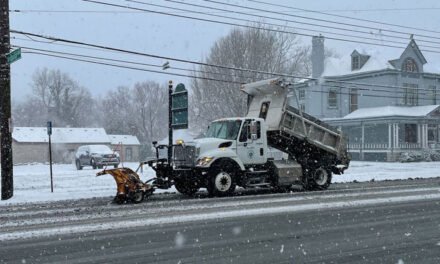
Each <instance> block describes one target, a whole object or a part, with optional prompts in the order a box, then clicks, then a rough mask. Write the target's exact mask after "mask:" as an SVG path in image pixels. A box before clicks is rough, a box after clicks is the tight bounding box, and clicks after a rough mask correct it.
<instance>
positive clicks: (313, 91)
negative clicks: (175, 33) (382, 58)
mask: <svg viewBox="0 0 440 264" xmlns="http://www.w3.org/2000/svg"><path fill="white" fill-rule="evenodd" d="M23 53H25V54H34V55H42V56H48V57H55V58H61V59H67V60H72V61H79V62H86V63H91V64H98V65H104V66H111V67H117V68H123V69H128V70H136V71H144V72H153V73H159V74H165V75H172V76H179V77H187V78H193V79H201V80H208V81H215V82H223V83H232V84H238V85H242V84H244V83H241V82H236V81H230V80H220V79H214V78H206V77H200V76H194V75H185V74H179V73H172V72H166V71H155V70H149V69H144V68H137V67H130V66H124V65H117V64H112V63H103V62H98V61H91V60H86V59H78V58H71V57H66V56H61V55H54V54H48V53H43V52H35V51H23ZM325 86H327V87H330V88H345V87H340V86H332V85H325ZM306 91H307V92H312V93H320V94H328V92H326V91H319V90H312V89H306ZM337 94H339V95H352V93H350V92H341V91H338V92H337ZM357 95H359V96H360V97H374V98H391V99H402V96H392V95H377V94H357ZM419 95H420V94H419ZM418 99H420V100H429V99H423V98H420V97H418Z"/></svg>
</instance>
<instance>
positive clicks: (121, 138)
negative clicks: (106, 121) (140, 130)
mask: <svg viewBox="0 0 440 264" xmlns="http://www.w3.org/2000/svg"><path fill="white" fill-rule="evenodd" d="M108 137H109V138H110V142H111V144H112V145H118V144H121V143H122V145H140V144H141V143H140V142H139V140H138V138H137V137H136V136H130V135H108Z"/></svg>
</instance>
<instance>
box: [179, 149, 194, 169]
mask: <svg viewBox="0 0 440 264" xmlns="http://www.w3.org/2000/svg"><path fill="white" fill-rule="evenodd" d="M196 158H197V155H196V147H195V146H183V145H179V146H174V165H175V166H177V167H194V166H195V163H196Z"/></svg>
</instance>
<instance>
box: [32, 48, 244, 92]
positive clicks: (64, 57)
mask: <svg viewBox="0 0 440 264" xmlns="http://www.w3.org/2000/svg"><path fill="white" fill-rule="evenodd" d="M24 53H27V54H35V55H43V56H48V57H55V58H62V59H67V60H72V61H80V62H87V63H92V64H98V65H105V66H111V67H117V68H123V69H130V70H137V71H144V72H153V73H159V74H165V75H173V76H180V77H187V78H194V79H202V80H208V81H215V82H225V83H234V84H239V85H241V84H244V83H241V82H236V81H228V80H220V79H214V78H209V77H200V76H194V75H186V74H180V73H173V72H167V71H156V70H149V69H144V68H137V67H132V66H125V65H117V64H112V63H106V62H99V61H92V60H86V59H78V58H71V57H66V56H61V55H54V54H48V53H43V52H36V51H26V52H24Z"/></svg>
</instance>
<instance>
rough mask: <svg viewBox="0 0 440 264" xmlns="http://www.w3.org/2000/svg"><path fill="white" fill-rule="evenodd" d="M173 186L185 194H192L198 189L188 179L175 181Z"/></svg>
mask: <svg viewBox="0 0 440 264" xmlns="http://www.w3.org/2000/svg"><path fill="white" fill-rule="evenodd" d="M174 187H175V188H176V190H177V191H178V192H180V193H181V194H185V195H188V196H192V195H194V194H195V193H196V192H197V191H198V190H199V187H197V186H195V185H194V184H193V183H192V182H188V181H177V182H176V183H175V184H174Z"/></svg>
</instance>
